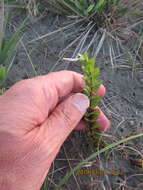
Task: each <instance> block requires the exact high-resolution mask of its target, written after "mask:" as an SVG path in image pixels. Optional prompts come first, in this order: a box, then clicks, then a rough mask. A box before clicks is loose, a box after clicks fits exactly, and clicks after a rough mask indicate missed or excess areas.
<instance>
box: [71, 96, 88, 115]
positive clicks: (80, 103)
mask: <svg viewBox="0 0 143 190" xmlns="http://www.w3.org/2000/svg"><path fill="white" fill-rule="evenodd" d="M71 103H72V104H73V105H74V106H75V107H76V108H77V109H78V110H79V111H80V112H86V110H87V108H88V107H89V104H90V102H89V99H88V97H87V96H85V95H84V94H81V93H76V94H74V95H72V97H71Z"/></svg>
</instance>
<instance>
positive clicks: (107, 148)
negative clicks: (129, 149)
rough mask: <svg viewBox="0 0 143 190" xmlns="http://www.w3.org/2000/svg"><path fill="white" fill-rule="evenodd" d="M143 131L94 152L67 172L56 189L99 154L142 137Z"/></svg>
mask: <svg viewBox="0 0 143 190" xmlns="http://www.w3.org/2000/svg"><path fill="white" fill-rule="evenodd" d="M142 136H143V133H140V134H137V135H133V136H130V137H127V138H124V139H121V140H119V141H118V142H115V143H112V144H110V145H108V146H106V147H105V148H103V149H101V150H99V151H97V152H95V153H93V154H92V155H91V156H89V157H88V158H86V159H85V160H83V161H82V162H80V163H79V164H78V165H77V166H75V167H74V168H73V169H72V170H70V171H69V172H67V174H66V175H65V176H64V178H63V179H61V181H60V182H59V184H58V185H57V186H56V187H55V190H59V189H61V187H62V186H63V185H64V184H65V182H66V181H67V180H68V179H69V178H70V177H71V176H72V174H73V173H74V172H75V171H77V170H78V169H80V168H81V167H82V166H84V165H85V164H87V163H88V162H89V161H91V160H92V159H94V158H96V157H97V156H98V155H100V154H101V153H104V152H106V151H107V150H109V149H111V148H114V147H116V146H118V145H120V144H122V143H125V142H127V141H130V140H133V139H136V138H138V137H142Z"/></svg>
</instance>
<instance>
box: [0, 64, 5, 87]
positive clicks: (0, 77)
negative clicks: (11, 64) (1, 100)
mask: <svg viewBox="0 0 143 190" xmlns="http://www.w3.org/2000/svg"><path fill="white" fill-rule="evenodd" d="M5 79H6V67H4V66H0V85H1V84H2V83H3V82H4V81H5Z"/></svg>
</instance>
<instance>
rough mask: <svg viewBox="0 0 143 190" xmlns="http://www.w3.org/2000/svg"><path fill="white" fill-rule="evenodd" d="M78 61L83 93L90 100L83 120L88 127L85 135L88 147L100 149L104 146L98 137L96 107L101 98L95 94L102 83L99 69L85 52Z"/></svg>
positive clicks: (97, 113) (98, 112) (97, 110)
mask: <svg viewBox="0 0 143 190" xmlns="http://www.w3.org/2000/svg"><path fill="white" fill-rule="evenodd" d="M79 60H80V63H81V65H82V71H83V75H84V82H85V85H84V86H83V93H84V94H85V95H86V96H88V98H89V100H90V106H89V108H88V110H87V112H86V114H85V116H84V120H85V121H86V122H87V123H88V125H89V126H88V128H87V129H86V131H85V134H86V136H87V137H88V141H89V142H88V143H89V145H90V146H92V145H93V146H94V147H97V146H99V147H100V148H101V147H102V148H103V147H104V146H105V142H104V141H103V140H101V139H102V138H101V136H100V135H99V131H97V130H98V127H99V123H98V122H97V121H96V119H97V116H98V115H99V114H100V111H99V109H97V106H98V105H99V103H100V101H101V96H99V95H98V94H97V93H96V92H97V90H98V89H99V87H100V84H101V83H102V80H100V79H99V77H100V69H99V68H98V67H97V66H96V65H95V59H94V58H89V55H88V53H87V52H85V53H83V54H80V55H79ZM97 132H98V134H97ZM99 140H100V141H99ZM101 145H102V146H101Z"/></svg>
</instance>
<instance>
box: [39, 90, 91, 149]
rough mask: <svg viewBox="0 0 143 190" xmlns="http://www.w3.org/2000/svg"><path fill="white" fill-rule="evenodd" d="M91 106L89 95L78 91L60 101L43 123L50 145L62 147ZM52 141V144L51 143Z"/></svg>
mask: <svg viewBox="0 0 143 190" xmlns="http://www.w3.org/2000/svg"><path fill="white" fill-rule="evenodd" d="M88 107H89V99H88V97H87V96H85V95H83V94H81V93H76V94H73V95H71V96H70V97H68V98H67V99H65V100H64V101H63V102H62V103H60V104H59V105H58V106H57V107H56V108H55V110H54V111H53V113H52V114H51V115H50V117H49V118H48V120H47V121H46V122H45V124H43V126H41V127H44V128H45V129H44V130H43V131H45V132H44V133H45V135H46V137H47V138H46V139H47V140H48V143H47V144H48V145H50V144H51V146H52V147H53V148H54V147H60V146H61V145H62V144H63V142H64V141H65V139H66V138H67V136H68V135H69V134H70V133H71V131H72V130H73V129H74V128H75V127H76V125H77V124H78V123H79V121H80V120H81V119H82V117H83V115H84V114H85V112H86V109H87V108H88ZM49 143H50V144H49Z"/></svg>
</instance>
